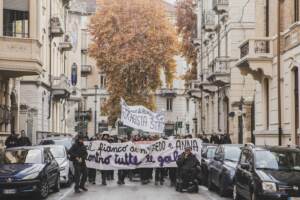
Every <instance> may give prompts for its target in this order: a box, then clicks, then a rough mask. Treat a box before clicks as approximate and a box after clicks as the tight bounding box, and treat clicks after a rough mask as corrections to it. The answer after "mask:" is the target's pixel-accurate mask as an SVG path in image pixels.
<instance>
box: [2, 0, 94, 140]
mask: <svg viewBox="0 0 300 200" xmlns="http://www.w3.org/2000/svg"><path fill="white" fill-rule="evenodd" d="M86 2H87V1H84V0H1V1H0V30H1V31H0V37H1V42H0V43H1V45H2V48H3V49H5V51H2V52H1V53H0V62H1V67H0V70H1V73H0V77H1V78H0V80H1V84H0V85H1V87H0V88H1V89H0V96H1V102H0V104H1V106H0V107H1V109H0V119H1V120H0V127H1V128H0V135H1V139H0V140H1V141H2V144H3V141H4V140H5V138H6V136H7V135H8V134H10V133H11V132H12V131H15V132H16V133H19V132H20V131H21V130H25V132H26V133H27V135H28V136H29V138H30V139H31V140H32V142H33V143H36V142H37V140H38V139H39V138H38V137H41V136H42V135H45V134H48V133H70V134H76V130H75V127H76V123H77V122H76V119H75V115H76V109H77V108H78V107H79V105H80V102H81V83H80V81H81V78H80V77H81V49H82V48H81V25H82V24H81V21H82V16H83V15H85V14H86V13H87V12H89V10H88V9H87V8H90V7H91V6H90V7H88V6H85V7H84V6H83V5H85V4H86ZM78 8H80V9H78Z"/></svg>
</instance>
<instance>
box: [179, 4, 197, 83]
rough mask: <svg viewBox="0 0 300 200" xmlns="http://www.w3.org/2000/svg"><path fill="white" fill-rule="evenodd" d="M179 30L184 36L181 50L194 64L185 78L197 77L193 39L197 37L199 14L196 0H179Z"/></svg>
mask: <svg viewBox="0 0 300 200" xmlns="http://www.w3.org/2000/svg"><path fill="white" fill-rule="evenodd" d="M176 8H177V9H176V15H177V23H176V25H177V32H178V34H179V35H180V37H181V38H182V42H181V48H180V49H181V52H182V54H183V56H184V57H185V58H186V60H187V62H188V63H189V64H190V65H191V66H192V67H191V69H190V70H189V71H187V73H186V75H185V77H184V78H185V80H187V81H188V80H195V79H196V78H197V50H196V48H195V46H194V45H193V40H194V39H196V38H197V15H196V14H195V13H194V0H178V1H177V5H176Z"/></svg>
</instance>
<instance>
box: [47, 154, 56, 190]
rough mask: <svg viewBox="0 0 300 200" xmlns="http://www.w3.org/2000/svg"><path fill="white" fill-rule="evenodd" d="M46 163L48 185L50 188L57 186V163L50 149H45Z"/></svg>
mask: <svg viewBox="0 0 300 200" xmlns="http://www.w3.org/2000/svg"><path fill="white" fill-rule="evenodd" d="M44 154H45V163H46V165H47V167H46V169H47V175H48V176H47V177H48V183H49V185H50V186H53V185H54V184H55V181H56V179H57V170H58V169H57V163H56V161H55V159H54V158H53V156H52V155H51V153H50V150H49V149H45V151H44Z"/></svg>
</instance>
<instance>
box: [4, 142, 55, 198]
mask: <svg viewBox="0 0 300 200" xmlns="http://www.w3.org/2000/svg"><path fill="white" fill-rule="evenodd" d="M50 188H52V189H53V190H54V191H55V192H58V191H59V190H60V174H59V166H58V164H57V162H56V160H55V159H54V157H53V155H52V153H51V151H50V148H48V147H43V146H33V147H17V148H10V149H6V150H5V152H4V158H3V162H2V164H0V195H4V196H6V195H20V194H28V193H33V194H37V195H38V196H39V198H41V199H45V198H46V197H47V196H48V194H49V190H50Z"/></svg>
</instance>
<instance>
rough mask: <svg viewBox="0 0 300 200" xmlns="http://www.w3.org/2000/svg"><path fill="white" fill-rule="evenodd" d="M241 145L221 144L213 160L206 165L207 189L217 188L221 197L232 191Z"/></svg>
mask: <svg viewBox="0 0 300 200" xmlns="http://www.w3.org/2000/svg"><path fill="white" fill-rule="evenodd" d="M241 147H242V145H236V144H222V145H219V146H218V148H217V149H216V152H215V156H214V159H213V160H211V162H210V164H209V165H208V183H207V185H208V189H210V190H213V189H214V188H217V189H218V191H219V193H220V195H221V196H225V195H227V194H229V193H230V192H231V191H232V189H233V180H234V176H235V170H236V166H237V163H238V161H239V158H240V153H241Z"/></svg>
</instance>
